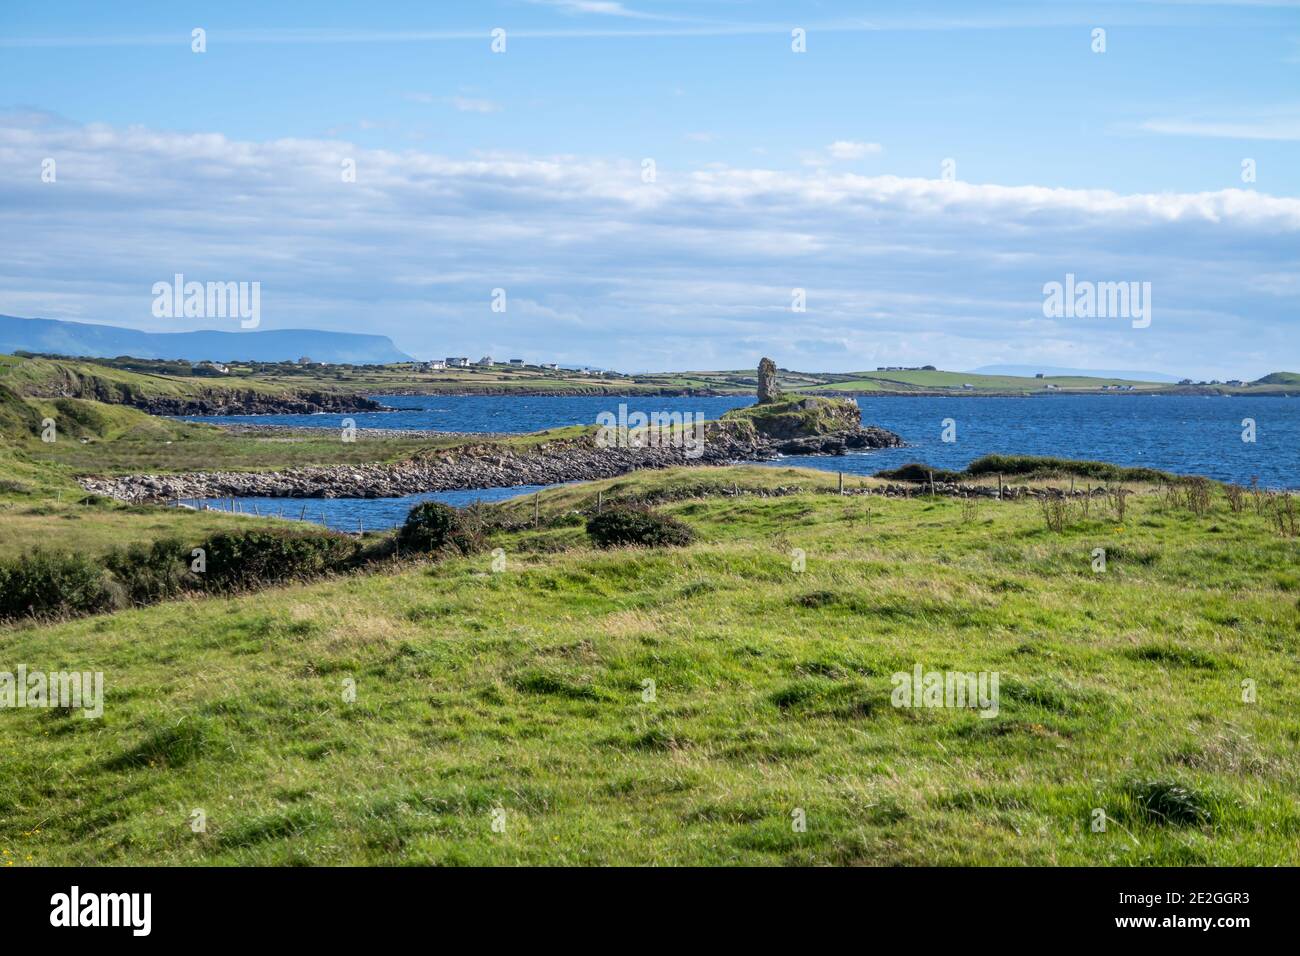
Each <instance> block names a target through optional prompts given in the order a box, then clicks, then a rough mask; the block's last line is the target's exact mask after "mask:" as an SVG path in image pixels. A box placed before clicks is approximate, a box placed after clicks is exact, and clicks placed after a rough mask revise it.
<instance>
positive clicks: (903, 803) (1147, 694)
mask: <svg viewBox="0 0 1300 956" xmlns="http://www.w3.org/2000/svg"><path fill="white" fill-rule="evenodd" d="M831 477H832V476H828V475H826V474H824V473H816V472H800V471H796V470H794V469H770V468H737V469H708V470H703V469H701V470H694V471H692V470H677V471H672V472H664V473H642V474H638V475H634V476H630V477H626V478H622V479H619V480H617V481H612V482H605V483H601V484H599V485H591V486H581V487H571V488H564V489H557V490H556V491H555V492H553V493H548V494H546V495H543V497H542V503H543V506H542V516H543V527H541V528H540V529H537V530H531V529H530V530H524V531H519V532H514V533H510V534H502V535H499V536H498V538H497V539H496V540H494V541H493V542H491V544H490V547H500V548H501V549H503V552H504V558H505V565H504V570H501V571H500V572H494V571H493V570H492V566H493V561H494V556H493V555H492V554H490V553H483V554H481V555H477V556H474V557H469V558H464V559H457V560H451V561H447V562H444V563H439V564H418V565H405V566H397V567H393V568H390V569H387V570H385V571H383V572H376V573H372V574H367V575H360V576H355V577H350V578H340V579H334V580H327V581H321V582H317V583H312V584H307V585H299V586H294V587H288V588H282V589H277V590H270V591H264V592H261V593H257V594H253V595H249V596H247V597H236V598H216V597H214V598H206V599H198V600H192V601H185V602H178V603H172V604H163V605H158V606H155V607H151V608H145V609H140V610H135V611H128V612H122V613H118V614H115V615H112V616H105V617H96V618H86V619H82V620H77V621H70V622H65V623H58V624H53V625H40V626H35V625H24V626H11V627H8V628H4V629H0V669H8V670H13V669H14V667H15V666H16V665H17V664H18V663H20V662H21V663H25V664H26V665H27V667H28V668H29V669H43V670H47V671H55V670H62V669H70V668H77V669H81V670H99V671H102V672H103V673H104V681H105V688H106V695H105V710H104V716H103V718H102V719H99V720H87V719H84V718H83V717H81V716H78V715H68V714H64V713H61V712H56V711H49V710H31V709H29V710H3V711H0V755H2V756H3V760H4V765H5V773H4V774H3V775H0V859H3V860H4V861H6V862H7V863H12V864H13V865H15V866H22V865H39V864H150V863H157V864H219V865H229V864H309V865H319V864H422V863H444V864H474V863H484V864H514V863H553V864H577V863H588V864H671V863H679V864H733V863H736V864H739V863H746V864H800V863H804V864H818V863H830V864H865V865H884V864H967V865H989V864H1075V863H1077V864H1118V865H1154V864H1167V865H1181V864H1245V865H1275V864H1290V865H1295V864H1297V863H1300V804H1298V803H1297V793H1300V758H1298V757H1297V754H1300V747H1298V746H1297V745H1300V710H1298V709H1297V707H1296V690H1295V688H1296V687H1297V686H1300V657H1298V655H1297V651H1298V650H1300V644H1298V643H1297V641H1298V640H1300V637H1298V634H1300V606H1298V598H1300V564H1298V562H1297V560H1296V559H1297V552H1296V547H1297V546H1296V540H1295V539H1292V538H1284V537H1281V536H1279V535H1278V533H1277V532H1276V531H1275V530H1273V529H1272V528H1271V527H1270V526H1269V524H1268V522H1267V521H1266V519H1265V518H1263V517H1261V516H1259V515H1257V514H1255V513H1254V511H1253V510H1251V509H1249V508H1248V509H1247V510H1246V511H1245V512H1243V513H1239V514H1234V513H1232V512H1230V511H1229V509H1228V507H1227V505H1226V502H1225V501H1224V499H1223V498H1222V497H1221V496H1219V495H1218V493H1217V492H1216V497H1215V499H1214V501H1213V507H1212V510H1211V511H1210V512H1209V513H1208V514H1204V515H1195V514H1192V513H1191V512H1189V511H1186V510H1184V509H1182V508H1180V507H1178V506H1176V505H1173V504H1170V503H1169V502H1167V501H1166V499H1165V498H1163V497H1162V496H1160V495H1157V494H1140V495H1137V496H1134V497H1133V498H1132V499H1130V502H1129V508H1128V514H1127V515H1126V517H1125V520H1124V523H1123V525H1122V526H1121V525H1120V524H1119V523H1118V521H1117V519H1116V518H1115V516H1114V515H1113V514H1112V513H1111V512H1110V510H1109V508H1108V507H1106V506H1103V505H1102V504H1101V503H1100V502H1096V503H1094V504H1093V505H1092V507H1091V509H1090V515H1089V516H1088V517H1086V518H1085V517H1084V516H1083V515H1082V514H1081V513H1079V512H1077V511H1076V512H1075V513H1074V514H1072V516H1071V519H1070V521H1069V523H1068V527H1067V529H1066V530H1065V531H1064V532H1062V533H1052V532H1049V531H1048V530H1047V529H1046V527H1045V523H1044V520H1043V517H1042V515H1041V514H1040V512H1039V509H1038V506H1037V505H1036V504H1034V503H1032V502H1014V503H1013V502H1005V503H999V502H982V503H979V504H978V505H975V506H974V508H971V507H970V506H968V505H963V504H962V503H961V502H959V501H954V500H948V499H938V500H933V501H932V500H929V499H926V498H913V499H910V500H898V499H884V498H880V497H875V496H868V497H862V496H852V497H839V496H836V495H831V494H826V493H824V492H822V491H819V490H816V489H824V488H826V487H827V485H828V482H829V481H830V480H831ZM702 481H706V482H710V483H714V484H717V485H720V486H731V485H733V484H735V485H739V486H740V487H741V488H748V489H751V490H761V489H769V488H773V487H776V486H784V487H785V488H787V489H789V488H792V487H795V486H798V487H800V488H803V489H804V492H803V493H799V494H791V495H786V496H782V497H770V498H763V497H757V496H752V495H742V496H741V497H739V498H733V497H705V498H696V499H686V500H682V501H678V502H675V503H671V504H666V505H664V506H663V510H664V511H666V512H668V513H670V514H673V515H675V516H677V517H678V518H680V519H682V520H684V521H686V522H687V523H689V524H690V525H691V526H692V527H693V528H694V529H695V530H696V531H697V533H698V534H699V538H700V540H699V541H698V542H697V543H696V544H694V545H692V546H690V547H687V548H684V549H680V550H666V551H656V552H646V551H637V550H615V551H610V552H600V551H595V550H592V549H591V548H590V547H588V545H587V544H586V539H585V535H584V534H583V531H582V527H581V524H580V520H579V519H578V518H577V517H576V516H574V517H566V515H572V511H573V509H574V508H577V507H581V506H585V505H587V504H589V503H590V501H591V500H593V499H594V498H595V496H596V494H597V491H598V490H602V491H604V492H605V494H606V495H607V499H606V500H609V499H611V498H615V497H618V496H622V495H640V494H647V493H655V492H659V491H663V490H665V489H673V488H675V489H676V493H679V494H680V493H683V491H682V489H683V488H688V487H691V486H694V485H697V484H699V483H701V482H702ZM526 507H527V506H526V505H524V504H522V503H517V504H515V505H512V506H511V507H510V508H509V509H507V510H508V511H509V512H510V513H512V514H514V515H515V516H516V517H518V516H520V515H521V514H527V513H528V511H527V510H525V509H526ZM0 520H5V519H0ZM122 520H123V521H126V520H130V521H132V522H137V521H139V522H145V521H148V520H149V519H147V518H144V517H143V516H140V515H129V516H127V515H124V516H123V517H122ZM160 520H161V519H160ZM123 528H124V529H125V528H126V525H123ZM197 530H198V529H197V528H187V529H183V533H190V532H195V531H197ZM1099 547H1100V548H1104V549H1106V552H1107V566H1106V571H1105V573H1100V574H1099V573H1094V571H1093V568H1092V560H1093V558H1092V555H1093V549H1095V548H1099ZM794 549H800V550H801V551H802V552H803V553H804V554H805V556H806V557H805V560H806V568H805V570H803V571H796V570H794V567H793V565H794V563H795V562H794V560H793V557H792V554H793V552H794ZM498 565H499V560H498ZM917 663H920V664H921V665H923V667H924V668H926V669H930V670H963V671H990V672H992V671H996V672H998V673H999V674H1000V681H1001V684H1000V687H1001V691H1000V694H1001V698H1000V705H999V713H998V715H997V716H996V717H995V718H992V719H984V718H981V717H979V716H977V715H976V714H975V713H974V712H972V711H969V710H955V709H903V708H896V707H894V706H892V705H891V701H890V691H891V687H892V684H891V675H892V674H893V673H894V672H896V671H910V670H911V669H912V667H913V666H914V664H917ZM1245 680H1249V681H1253V682H1254V686H1255V687H1256V690H1257V698H1256V700H1255V701H1254V702H1253V703H1247V702H1245V701H1244V700H1243V689H1242V682H1243V681H1245ZM347 681H353V682H355V695H356V696H355V701H354V702H351V703H349V702H347V701H345V699H344V691H345V687H346V686H347V685H346V682H347ZM647 682H653V685H651V684H650V683H647ZM651 687H653V694H651V693H649V690H650V688H651ZM1098 808H1100V809H1101V810H1103V811H1104V812H1105V813H1106V815H1107V818H1108V820H1109V822H1108V825H1107V827H1106V830H1105V832H1093V831H1092V829H1091V827H1090V821H1091V820H1092V819H1093V814H1094V811H1095V810H1096V809H1098ZM196 810H201V811H202V812H203V813H204V814H205V817H206V829H205V831H204V832H198V833H196V832H193V831H192V829H191V820H192V814H193V813H194V811H196ZM800 811H801V812H802V815H803V817H804V818H805V819H806V829H805V830H804V831H803V832H798V831H797V829H796V828H795V827H794V826H793V821H794V820H795V816H792V814H797V813H798V812H800ZM494 822H495V823H496V824H497V826H495V827H494Z"/></svg>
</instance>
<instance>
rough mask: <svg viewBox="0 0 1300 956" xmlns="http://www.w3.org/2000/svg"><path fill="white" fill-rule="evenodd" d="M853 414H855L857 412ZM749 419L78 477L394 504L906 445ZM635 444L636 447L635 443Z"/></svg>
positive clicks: (874, 432) (208, 492) (162, 489)
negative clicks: (792, 431)
mask: <svg viewBox="0 0 1300 956" xmlns="http://www.w3.org/2000/svg"><path fill="white" fill-rule="evenodd" d="M854 407H855V408H856V406H854ZM761 424H762V422H761V421H760V422H759V423H758V424H756V423H755V422H754V421H750V420H744V419H741V420H726V419H724V420H722V421H718V422H708V423H705V426H704V429H703V436H702V438H700V437H699V436H698V435H695V434H691V435H690V436H689V437H691V438H694V439H695V440H694V441H683V440H682V437H683V433H681V432H675V433H659V435H662V440H659V435H656V434H653V433H647V434H648V437H646V435H643V436H642V437H640V438H638V436H637V434H636V433H632V435H631V436H625V438H627V439H628V440H625V441H618V442H616V443H615V444H614V446H613V447H610V446H609V443H608V442H604V443H598V441H597V438H596V435H594V434H587V435H583V436H581V437H578V438H570V439H562V440H555V441H549V442H541V443H538V444H536V445H532V446H515V445H506V444H504V443H500V442H476V443H467V444H465V445H461V446H457V447H454V448H450V449H444V450H438V451H430V452H427V453H425V454H423V455H421V456H418V457H416V458H412V459H410V460H407V461H401V462H396V463H393V464H370V465H332V466H325V467H310V468H295V469H291V470H288V471H281V472H269V473H265V472H264V473H258V472H203V473H195V474H184V475H133V476H127V477H120V478H83V479H81V484H82V486H83V487H84V488H85V489H86V490H87V491H91V492H95V493H97V494H102V495H110V496H112V497H114V498H120V499H122V500H124V501H163V500H172V499H176V498H226V497H244V496H259V497H274V498H391V497H399V496H401V495H411V494H418V493H420V492H426V491H453V490H458V489H463V488H506V487H513V486H517V485H549V484H558V483H560V482H568V481H595V480H598V479H601V478H612V477H615V476H617V475H622V474H626V473H627V472H630V471H636V470H639V469H642V468H671V467H674V466H679V465H728V464H735V463H737V462H743V461H754V460H761V459H766V458H773V457H777V456H779V455H836V454H844V453H845V452H846V451H848V450H850V449H865V448H890V447H896V446H899V445H901V444H903V442H902V439H901V438H899V437H898V436H897V435H895V434H894V433H893V432H889V431H885V430H884V429H882V428H863V427H861V426H860V425H855V427H854V428H851V429H844V430H841V431H835V432H826V433H823V434H801V435H794V436H792V437H785V436H784V435H776V436H769V435H767V434H766V433H764V431H763V430H762V428H761V427H759V426H760V425H761ZM638 442H639V443H640V444H638Z"/></svg>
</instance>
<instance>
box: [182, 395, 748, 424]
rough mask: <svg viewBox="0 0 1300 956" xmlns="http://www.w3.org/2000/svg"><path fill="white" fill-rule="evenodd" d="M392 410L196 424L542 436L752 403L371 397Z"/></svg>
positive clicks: (710, 414) (711, 414)
mask: <svg viewBox="0 0 1300 956" xmlns="http://www.w3.org/2000/svg"><path fill="white" fill-rule="evenodd" d="M371 397H372V398H374V399H375V401H377V402H381V403H382V404H384V405H387V406H389V407H390V408H394V409H397V411H392V412H353V413H351V414H348V415H334V414H327V415H217V416H211V415H207V416H203V415H195V416H189V417H187V418H186V421H191V422H215V423H217V424H218V425H222V424H225V425H229V424H234V423H243V424H248V425H295V426H298V427H302V428H342V427H343V420H344V419H345V418H350V419H352V420H353V421H354V422H355V423H356V426H357V427H358V428H397V429H406V428H415V429H421V430H430V431H444V432H539V431H542V430H543V429H546V428H561V427H563V426H566V425H594V424H596V416H597V415H599V414H600V413H601V412H612V413H613V414H615V415H617V414H618V406H619V403H620V402H622V403H625V404H626V405H627V407H628V411H629V413H630V412H636V411H641V412H646V413H649V412H682V413H683V414H686V413H688V412H703V413H704V417H705V418H717V417H718V416H719V415H721V414H722V413H723V412H727V411H730V410H731V409H733V408H740V407H742V406H744V405H752V404H753V403H754V399H753V398H752V397H749V398H744V397H741V398H677V397H672V396H665V397H662V398H660V397H646V396H644V395H638V396H628V397H623V398H620V397H619V396H617V395H615V396H605V395H577V396H572V397H552V396H533V395H372V396H371Z"/></svg>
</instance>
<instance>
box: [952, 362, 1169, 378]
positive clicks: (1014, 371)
mask: <svg viewBox="0 0 1300 956" xmlns="http://www.w3.org/2000/svg"><path fill="white" fill-rule="evenodd" d="M970 371H971V372H974V373H976V374H979V375H1023V376H1025V377H1027V378H1033V377H1034V376H1035V375H1037V374H1038V373H1039V372H1042V373H1043V374H1044V375H1068V376H1072V377H1075V378H1078V377H1080V376H1087V377H1089V378H1120V379H1124V380H1126V381H1129V382H1177V381H1178V380H1179V376H1177V375H1169V374H1167V373H1165V372H1124V371H1119V372H1117V371H1114V370H1112V369H1095V368H1059V367H1057V366H1054V365H982V366H980V367H979V368H973V369H970Z"/></svg>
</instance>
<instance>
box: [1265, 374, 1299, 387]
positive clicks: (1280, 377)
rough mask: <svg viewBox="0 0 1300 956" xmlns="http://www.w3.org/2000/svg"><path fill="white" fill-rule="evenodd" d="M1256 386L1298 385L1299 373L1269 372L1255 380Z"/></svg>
mask: <svg viewBox="0 0 1300 956" xmlns="http://www.w3.org/2000/svg"><path fill="white" fill-rule="evenodd" d="M1256 384H1257V385H1300V373H1297V372H1270V373H1269V374H1267V375H1265V376H1264V377H1263V378H1261V379H1257V380H1256Z"/></svg>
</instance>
